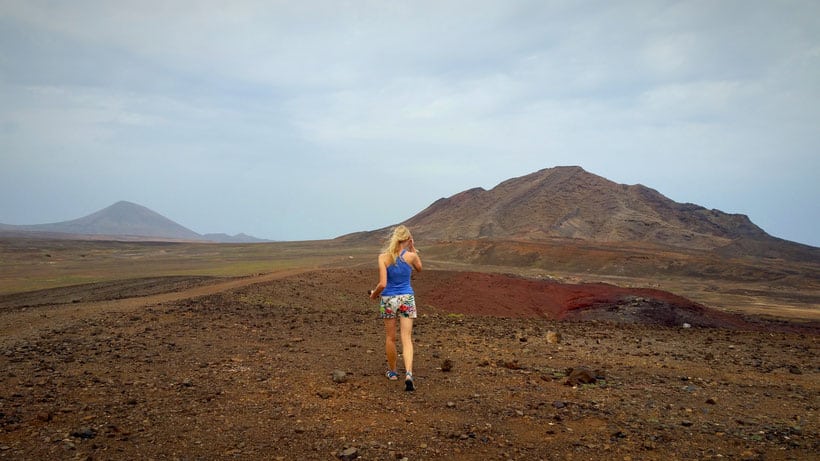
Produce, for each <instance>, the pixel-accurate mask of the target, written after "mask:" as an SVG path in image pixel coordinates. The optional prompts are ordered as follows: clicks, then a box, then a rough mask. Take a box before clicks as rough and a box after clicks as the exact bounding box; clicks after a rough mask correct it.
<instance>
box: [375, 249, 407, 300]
mask: <svg viewBox="0 0 820 461" xmlns="http://www.w3.org/2000/svg"><path fill="white" fill-rule="evenodd" d="M406 251H407V250H404V251H402V252H401V254H400V255H399V257H398V258H396V262H395V263H393V264H392V265H390V266H387V286H386V287H384V290H382V293H381V295H382V296H397V295H412V294H414V293H413V287H412V286H410V275H411V274H412V273H413V268H412V267H411V266H410V264H407V262H406V261H405V260H404V253H405V252H406Z"/></svg>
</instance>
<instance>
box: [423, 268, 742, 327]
mask: <svg viewBox="0 0 820 461" xmlns="http://www.w3.org/2000/svg"><path fill="white" fill-rule="evenodd" d="M426 275H427V274H423V275H421V276H419V277H418V280H417V281H416V282H414V283H416V285H417V286H418V290H417V291H418V292H419V293H420V294H422V295H423V299H422V301H423V303H424V304H429V305H431V306H433V307H436V308H439V309H442V310H444V311H447V312H454V313H462V314H468V315H481V316H493V317H515V318H532V317H540V318H545V319H550V320H610V321H621V322H627V323H646V324H658V325H664V326H676V325H677V326H679V325H682V324H684V323H688V324H690V325H692V326H701V327H719V328H753V327H754V325H752V324H750V323H749V322H747V321H745V320H743V319H741V318H739V317H738V316H736V315H731V314H727V313H724V312H720V311H717V310H715V309H710V308H708V307H706V306H703V305H701V304H698V303H696V302H693V301H691V300H689V299H686V298H684V297H682V296H678V295H675V294H673V293H669V292H666V291H662V290H656V289H650V288H628V287H619V286H615V285H609V284H606V283H582V284H567V283H560V282H556V281H551V280H533V279H526V278H522V277H518V276H512V275H500V274H489V273H478V272H451V273H448V272H437V273H436V275H435V277H427V276H426Z"/></svg>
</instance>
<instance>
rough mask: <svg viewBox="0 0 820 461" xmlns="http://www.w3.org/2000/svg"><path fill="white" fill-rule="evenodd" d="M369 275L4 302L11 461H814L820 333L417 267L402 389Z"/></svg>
mask: <svg viewBox="0 0 820 461" xmlns="http://www.w3.org/2000/svg"><path fill="white" fill-rule="evenodd" d="M373 272H374V271H373V270H358V269H350V270H324V271H314V272H308V273H303V274H298V275H290V276H287V277H283V278H278V279H271V278H268V279H266V281H264V282H263V283H256V284H246V285H245V286H241V284H240V286H237V287H235V288H232V289H229V290H227V291H221V292H217V293H212V294H205V295H200V296H197V297H193V298H191V297H187V294H192V293H193V294H196V293H198V292H193V291H185V290H182V291H179V296H177V298H178V299H169V298H163V300H162V301H160V302H157V298H152V297H150V296H149V297H144V298H134V299H135V301H134V302H132V303H130V304H123V303H119V304H114V302H113V301H112V304H110V306H109V308H106V306H107V305H106V304H105V303H106V301H100V300H99V299H100V298H101V297H103V298H104V297H106V296H108V297H110V299H116V298H117V297H118V296H117V293H116V291H117V290H112V291H110V292H109V291H105V290H100V289H99V288H100V287H97V291H95V293H97V295H95V296H96V297H95V298H93V299H95V301H94V302H90V301H89V302H86V301H85V300H84V294H83V293H82V289H78V290H80V292H78V293H76V294H75V295H76V297H75V298H72V301H73V300H75V299H76V301H75V302H70V303H69V304H48V303H45V304H43V302H37V303H34V304H40V305H37V306H34V304H33V303H31V302H28V304H26V303H27V301H20V300H19V299H18V300H17V301H15V300H14V299H9V298H6V299H5V303H4V302H3V300H2V299H0V306H2V309H0V321H1V322H0V325H2V326H3V328H4V331H3V332H2V338H0V366H1V367H2V371H0V458H2V459H157V460H165V459H168V460H174V459H180V460H197V459H283V460H284V459H370V460H382V459H410V460H421V459H600V458H602V457H603V458H605V459H615V460H629V459H634V460H639V459H650V460H651V459H698V460H700V459H748V460H753V459H766V460H772V459H773V460H778V459H816V456H817V453H820V442H818V422H819V421H818V414H817V410H818V405H820V398H819V397H818V396H820V380H818V374H820V362H819V361H818V344H817V339H818V334H817V332H818V329H817V326H816V325H811V324H810V325H803V326H801V327H800V328H798V329H794V328H792V329H791V330H788V331H787V329H784V328H780V327H781V326H783V325H775V324H763V323H750V322H749V319H737V318H728V317H725V316H722V315H719V314H716V313H714V312H712V311H710V310H708V309H707V310H701V311H698V310H697V309H699V308H702V306H700V307H698V306H696V305H690V304H687V303H686V301H685V300H682V299H678V298H676V297H672V298H665V297H664V296H665V295H662V294H659V293H654V294H653V293H648V292H634V293H629V292H618V291H617V290H615V291H613V293H611V295H610V296H611V297H610V298H607V297H606V296H604V295H603V294H601V293H603V292H601V293H597V292H596V293H595V294H594V296H593V293H592V292H590V293H588V296H587V298H584V296H582V295H583V293H582V291H583V290H580V289H579V288H578V287H577V286H576V287H571V288H570V291H572V290H575V293H576V296H574V297H573V296H570V298H572V299H574V300H576V302H580V301H578V300H583V299H592V300H593V301H594V302H589V303H587V304H585V305H584V306H583V307H585V309H582V310H578V311H575V313H574V314H572V315H569V314H567V312H564V313H563V314H561V312H560V309H559V310H557V311H555V310H549V309H540V310H539V308H538V306H544V305H547V301H545V300H544V299H543V292H544V291H545V290H546V288H545V285H542V284H539V283H535V282H532V281H527V280H521V279H517V278H515V277H507V276H503V275H486V274H482V275H477V274H472V275H471V274H463V273H452V272H444V271H425V272H422V273H421V274H419V275H418V276H417V277H416V280H415V282H414V283H415V284H416V286H417V297H418V302H419V310H420V314H421V315H420V318H419V319H418V320H417V321H416V324H415V330H414V337H415V358H416V360H415V362H416V365H415V374H416V376H417V385H418V389H417V390H416V392H412V393H408V392H405V391H404V386H403V384H402V383H401V382H400V381H399V382H395V381H388V380H387V379H385V377H384V371H385V361H384V353H383V343H384V340H383V327H382V324H381V323H380V321H379V320H378V319H376V316H375V312H376V305H375V303H374V302H373V301H370V300H368V299H367V297H366V291H367V289H369V288H372V286H373V285H374V284H375V278H374V277H375V275H374V273H373ZM250 281H252V280H249V282H250ZM169 283H176V284H179V283H180V281H179V280H176V281H171V282H169ZM186 283H188V282H186ZM190 283H191V286H194V285H197V286H198V285H200V284H202V283H205V281H202V280H196V281H190ZM160 285H161V284H160ZM169 287H170V285H169ZM173 289H175V290H180V288H179V286H177V287H176V288H173ZM556 290H557V289H556ZM579 290H580V291H579ZM137 291H139V290H135V293H136V292H137ZM155 291H156V290H148V291H146V293H149V292H150V293H153V292H155ZM99 293H107V294H106V295H100V294H99ZM562 293H563V295H562V296H569V295H567V294H566V292H562ZM454 294H455V295H461V296H453V295H454ZM60 296H63V297H65V296H66V294H65V293H61V294H60ZM119 297H122V296H119ZM40 299H41V300H42V299H49V296H48V295H46V294H42V296H40ZM55 299H56V298H55ZM60 299H63V298H60ZM459 299H462V300H468V301H469V302H466V303H465V302H460V301H459ZM565 301H566V300H565ZM24 306H27V307H24ZM465 306H466V307H465ZM516 306H519V307H518V308H516ZM576 307H577V306H576ZM659 312H662V313H663V314H662V315H658V313H659ZM562 316H563V317H565V318H575V319H578V320H575V321H568V320H563V321H559V320H555V319H556V318H558V317H562ZM580 319H584V320H583V321H581V320H580ZM698 319H707V320H708V321H704V323H703V324H698V323H697V321H698ZM683 323H688V324H689V325H690V327H689V328H684V325H683ZM23 324H25V325H27V326H28V327H27V328H23V326H25V325H23ZM570 369H572V371H570Z"/></svg>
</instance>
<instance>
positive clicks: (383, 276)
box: [370, 254, 387, 299]
mask: <svg viewBox="0 0 820 461" xmlns="http://www.w3.org/2000/svg"><path fill="white" fill-rule="evenodd" d="M384 259H385V255H384V254H380V255H379V284H378V285H376V289H374V290H373V291H371V292H370V299H379V295H380V294H381V292H382V290H384V287H386V286H387V263H386V262H385V260H384Z"/></svg>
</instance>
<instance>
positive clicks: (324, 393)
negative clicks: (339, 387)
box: [316, 387, 336, 400]
mask: <svg viewBox="0 0 820 461" xmlns="http://www.w3.org/2000/svg"><path fill="white" fill-rule="evenodd" d="M335 394H336V391H335V390H334V389H333V388H330V387H323V388H321V389H319V390H318V391H316V395H318V396H319V397H320V398H321V399H324V400H327V399H329V398H331V397H333V396H334V395H335Z"/></svg>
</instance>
